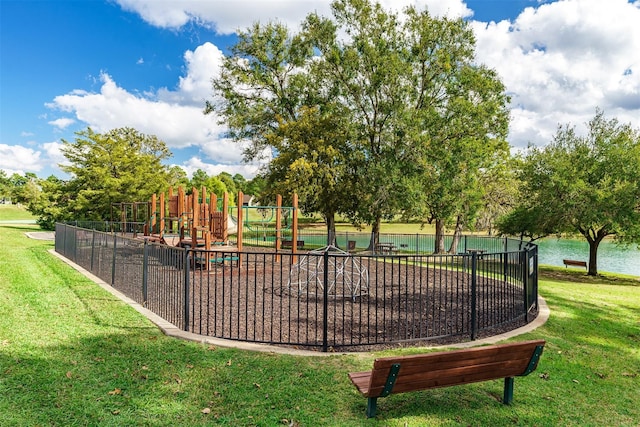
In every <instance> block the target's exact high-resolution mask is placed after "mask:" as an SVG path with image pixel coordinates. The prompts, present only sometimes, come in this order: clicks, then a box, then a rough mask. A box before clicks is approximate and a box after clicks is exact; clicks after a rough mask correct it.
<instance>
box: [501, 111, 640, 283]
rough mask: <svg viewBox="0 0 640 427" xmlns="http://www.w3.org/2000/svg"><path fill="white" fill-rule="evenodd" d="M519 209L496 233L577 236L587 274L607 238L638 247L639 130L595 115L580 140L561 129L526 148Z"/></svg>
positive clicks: (567, 128) (592, 270) (567, 129)
mask: <svg viewBox="0 0 640 427" xmlns="http://www.w3.org/2000/svg"><path fill="white" fill-rule="evenodd" d="M519 177H520V180H521V181H522V183H523V185H522V195H521V204H520V205H519V206H518V208H517V209H515V210H514V211H513V212H512V213H511V214H510V215H509V216H508V217H507V218H505V219H504V220H503V221H502V223H501V231H503V232H505V233H511V234H515V233H520V234H523V235H529V236H534V235H538V236H539V235H544V234H551V233H579V234H580V235H582V236H583V237H584V238H585V239H586V240H587V242H589V268H588V274H589V275H597V274H598V263H597V259H598V258H597V255H598V246H599V244H600V242H602V240H603V239H604V238H605V237H607V236H612V237H614V238H615V239H616V240H617V241H619V242H621V243H640V130H638V129H633V128H632V127H631V125H629V124H621V123H619V122H618V121H617V120H616V119H610V120H607V119H606V118H605V117H604V113H603V112H602V111H597V113H596V115H595V117H594V118H593V119H592V120H591V121H590V122H589V124H588V134H587V135H586V136H581V135H578V134H577V133H576V130H575V128H574V127H571V126H569V125H563V126H560V127H559V128H558V131H557V133H556V135H555V137H554V139H553V141H552V142H551V143H550V144H549V145H547V146H545V147H543V148H536V147H532V148H531V149H530V150H529V152H528V153H527V154H526V156H525V159H524V162H523V165H522V169H521V171H520V173H519Z"/></svg>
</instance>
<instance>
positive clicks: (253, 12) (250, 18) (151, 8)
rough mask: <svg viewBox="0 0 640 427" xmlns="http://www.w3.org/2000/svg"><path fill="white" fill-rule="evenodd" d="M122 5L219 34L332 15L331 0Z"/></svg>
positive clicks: (390, 2) (452, 10) (444, 8)
mask: <svg viewBox="0 0 640 427" xmlns="http://www.w3.org/2000/svg"><path fill="white" fill-rule="evenodd" d="M116 1H117V2H118V3H119V4H120V6H122V8H123V9H125V10H128V11H131V12H135V13H137V14H139V15H140V16H141V17H142V19H144V20H145V21H147V22H148V23H150V24H151V25H155V26H158V27H162V28H181V27H183V26H184V25H186V24H188V23H189V22H196V23H198V24H200V25H204V26H208V27H211V28H215V30H216V31H217V32H218V33H220V34H231V33H234V32H236V31H237V30H238V29H244V28H247V27H249V26H250V25H252V24H253V23H254V22H256V21H261V22H265V21H269V20H278V21H280V22H282V23H284V24H286V25H287V26H288V27H290V28H297V27H298V25H299V24H300V22H301V21H302V20H303V19H304V18H305V16H307V14H309V13H311V12H317V13H318V14H320V15H324V16H331V8H330V5H331V1H330V0H278V1H264V0H235V1H227V0H208V1H199V0H192V1H180V2H178V1H157V0H116ZM381 4H382V5H383V6H384V7H385V8H393V9H395V10H398V11H399V10H402V9H403V8H405V7H406V6H409V5H415V6H416V7H418V8H420V9H423V8H425V7H428V9H429V11H430V12H431V13H432V14H433V15H437V16H450V17H459V16H462V17H467V16H469V15H470V14H471V11H470V10H469V9H468V8H467V6H466V4H465V3H464V1H463V0H382V1H381Z"/></svg>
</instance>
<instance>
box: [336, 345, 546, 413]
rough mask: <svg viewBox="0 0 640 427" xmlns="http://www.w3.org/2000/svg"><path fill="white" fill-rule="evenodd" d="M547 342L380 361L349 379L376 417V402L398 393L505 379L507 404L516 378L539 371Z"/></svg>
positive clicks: (355, 373)
mask: <svg viewBox="0 0 640 427" xmlns="http://www.w3.org/2000/svg"><path fill="white" fill-rule="evenodd" d="M544 344H545V341H544V340H535V341H525V342H520V343H513V344H501V345H492V346H487V347H477V348H471V349H462V350H454V351H448V352H437V353H429V354H421V355H413V356H398V357H384V358H380V359H376V360H375V361H374V364H373V369H372V370H371V371H364V372H352V373H350V374H349V379H350V380H351V382H352V383H353V384H354V385H355V386H356V388H357V389H358V391H359V392H360V393H362V394H363V395H364V396H365V397H367V399H368V403H367V416H368V417H374V416H375V413H376V399H377V398H378V397H385V396H388V395H390V394H395V393H406V392H411V391H418V390H427V389H431V388H437V387H448V386H453V385H461V384H469V383H473V382H478V381H488V380H494V379H502V378H504V379H505V386H504V398H503V402H504V403H505V404H510V403H511V401H512V399H513V377H515V376H524V375H528V374H529V373H531V372H532V371H533V370H535V369H536V367H537V364H538V360H539V358H540V355H541V354H542V349H543V348H544Z"/></svg>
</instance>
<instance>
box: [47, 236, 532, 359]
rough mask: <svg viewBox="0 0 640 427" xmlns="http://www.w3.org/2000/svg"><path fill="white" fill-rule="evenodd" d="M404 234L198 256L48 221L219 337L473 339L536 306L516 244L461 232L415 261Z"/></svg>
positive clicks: (82, 258)
mask: <svg viewBox="0 0 640 427" xmlns="http://www.w3.org/2000/svg"><path fill="white" fill-rule="evenodd" d="M107 229H108V228H107ZM307 236H311V235H304V237H303V238H304V239H305V245H306V244H307V243H306V241H307V240H306V239H308V238H309V237H307ZM314 236H315V235H314ZM399 236H401V237H402V238H400V237H399ZM405 236H406V235H381V236H380V237H379V239H377V240H378V241H380V242H384V243H391V244H393V245H394V246H395V247H396V248H397V249H398V250H396V251H394V252H393V253H391V252H388V251H385V252H382V253H378V252H375V251H367V252H361V253H358V252H356V253H349V252H347V251H346V250H341V249H340V248H338V247H331V248H329V249H327V250H315V251H302V252H300V253H297V254H293V253H291V251H283V252H280V253H275V252H274V251H273V250H271V249H268V250H267V249H261V248H253V249H250V250H246V251H243V252H237V251H234V250H233V249H232V248H227V249H224V250H221V249H220V248H218V249H217V250H216V251H205V250H199V249H195V250H192V249H189V248H179V247H172V246H166V245H160V244H156V243H150V242H147V241H145V240H144V239H142V238H132V237H128V236H124V235H121V234H120V233H108V232H103V231H98V230H90V229H84V228H79V227H76V226H72V225H65V224H57V225H56V245H55V246H56V251H57V252H59V253H60V254H62V255H64V256H65V257H66V258H69V259H70V260H72V261H73V262H75V263H76V264H78V265H80V266H82V267H84V268H85V269H87V270H89V271H91V272H92V273H93V274H95V275H96V276H98V277H100V278H101V279H102V280H104V281H105V282H107V283H109V284H110V285H111V286H113V287H114V288H116V289H118V290H119V291H121V292H122V293H124V294H126V295H127V296H129V297H130V298H132V299H133V300H135V301H137V302H139V303H140V304H143V305H144V306H145V307H147V308H148V309H149V310H151V311H153V312H154V313H156V314H158V315H159V316H161V317H162V318H164V319H166V320H168V321H169V322H171V323H173V324H174V325H176V326H177V327H179V328H181V329H183V330H186V331H190V332H194V333H197V334H202V335H206V336H212V337H218V338H225V339H230V340H239V341H248V342H256V343H270V344H278V345H289V346H301V347H307V348H314V349H318V350H321V351H331V350H348V349H350V348H351V349H362V348H370V347H371V346H380V345H387V344H394V343H403V342H411V341H416V342H422V341H428V340H433V339H439V338H445V337H451V336H463V337H464V336H466V337H468V338H469V339H472V340H473V339H476V337H477V336H478V334H479V333H480V332H482V331H485V330H488V329H492V328H496V327H499V326H501V325H505V324H509V323H511V322H516V321H522V320H524V321H527V322H528V321H529V320H530V319H529V316H530V313H531V310H532V309H534V308H536V307H537V292H538V290H537V289H538V288H537V256H538V254H537V247H536V246H535V245H530V246H527V247H525V248H524V249H522V250H512V249H513V248H518V247H520V246H521V245H519V242H518V241H513V240H510V239H503V238H497V239H494V240H495V242H490V241H489V239H487V238H485V239H486V240H483V239H477V237H478V236H469V238H468V239H467V244H468V245H469V246H468V247H467V250H466V251H464V252H462V251H461V252H460V253H457V254H454V255H427V254H419V253H410V251H411V249H410V247H409V246H407V247H404V246H402V245H403V244H405V242H407V240H403V239H406V237H405ZM412 237H413V236H412ZM472 238H473V240H472ZM324 239H325V241H326V236H325V237H324ZM344 239H345V240H344V242H345V245H344V247H343V249H344V248H347V247H348V245H349V244H348V242H349V240H346V239H350V240H352V241H353V240H355V241H356V242H359V240H358V237H357V236H356V235H355V234H353V235H351V234H349V235H348V236H347V235H345V236H344ZM363 241H364V240H363ZM416 241H417V243H416V244H417V245H418V246H419V245H423V244H425V243H424V242H429V240H428V238H427V237H424V238H423V237H417V238H416ZM337 243H338V246H341V245H342V243H341V242H340V241H339V240H337ZM319 244H320V243H319ZM363 245H364V243H363ZM407 245H408V243H407ZM492 245H493V246H492ZM471 246H473V248H471ZM356 247H359V246H358V243H356ZM482 248H486V249H482ZM492 248H495V249H498V248H499V250H492ZM405 250H406V251H405Z"/></svg>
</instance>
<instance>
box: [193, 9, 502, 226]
mask: <svg viewBox="0 0 640 427" xmlns="http://www.w3.org/2000/svg"><path fill="white" fill-rule="evenodd" d="M332 13H333V17H332V18H326V17H321V16H318V15H317V14H315V13H312V14H310V15H308V16H307V18H306V19H305V20H304V21H303V23H302V26H301V30H300V32H299V33H296V34H293V33H291V32H290V31H289V30H288V29H287V28H286V27H285V26H284V25H282V24H279V23H272V22H271V23H268V24H264V25H262V24H255V25H254V26H253V27H251V28H250V29H248V30H246V31H244V32H241V33H240V34H239V40H238V43H237V44H236V45H235V46H234V47H233V48H232V54H231V55H230V56H229V57H227V58H226V59H225V61H224V64H223V67H222V72H221V74H220V77H218V78H216V79H214V82H213V88H214V98H213V99H212V100H211V101H209V102H208V103H207V106H206V109H205V113H210V112H214V111H215V112H217V113H219V114H220V117H221V118H222V121H223V122H224V123H226V124H227V125H228V127H229V135H230V136H231V137H232V138H233V139H234V140H236V141H242V142H245V143H246V142H249V148H248V149H247V150H246V151H245V155H246V156H247V158H248V159H255V158H257V157H260V156H261V155H263V153H264V152H265V149H266V150H268V151H270V153H271V156H272V157H273V159H274V160H273V161H272V162H271V163H270V165H269V166H268V168H267V169H266V170H265V171H264V176H265V178H266V181H267V183H268V185H271V186H272V187H274V188H275V187H277V186H279V185H280V186H281V185H283V184H284V183H285V182H288V183H289V184H290V185H293V186H295V187H296V188H298V189H301V188H302V183H304V185H306V186H311V187H309V188H308V191H304V192H303V194H301V197H300V202H301V205H302V206H306V207H307V209H313V210H314V211H316V212H319V213H321V214H322V215H323V217H325V219H326V220H327V221H328V224H329V225H330V230H329V231H331V221H332V216H333V214H335V213H342V214H344V215H347V216H348V217H349V218H350V219H351V221H352V222H354V223H356V224H360V223H365V224H370V225H371V226H372V231H374V232H377V231H379V227H380V221H381V220H382V219H385V218H387V219H388V218H392V217H394V216H396V215H397V214H398V213H400V212H405V213H409V214H410V215H422V214H424V213H425V212H428V213H429V215H431V216H432V217H433V218H435V219H437V220H439V221H442V223H443V224H444V222H446V221H449V220H450V219H451V218H452V217H455V218H456V219H457V218H459V217H460V215H461V214H462V212H464V213H465V216H469V217H471V216H473V212H472V210H477V207H478V206H479V203H476V202H473V201H474V200H476V199H477V197H478V196H477V195H478V194H479V192H480V188H481V187H480V185H479V183H478V182H479V179H478V175H479V173H480V170H481V168H483V167H488V166H490V165H491V163H492V162H493V161H495V159H496V157H497V156H501V155H503V154H505V153H506V152H507V148H508V145H507V144H506V142H505V140H504V137H505V135H506V131H507V126H508V116H509V115H508V110H507V108H506V103H507V101H508V98H507V96H506V95H505V93H504V87H503V85H502V83H501V82H500V80H499V78H498V77H497V75H496V73H495V72H493V71H492V70H489V69H487V68H486V67H483V66H481V65H477V64H475V62H474V61H475V60H474V50H475V39H474V37H473V32H472V30H471V28H470V27H469V26H468V24H466V23H465V22H464V21H463V20H461V19H457V20H449V19H446V18H434V17H432V16H430V15H429V14H428V12H427V11H426V10H424V11H418V10H416V9H415V8H408V9H406V10H405V12H404V13H403V15H398V14H396V13H393V12H391V11H388V10H385V9H383V8H382V7H381V6H380V5H379V4H378V3H373V2H371V1H369V0H336V1H334V2H333V3H332ZM318 160H321V161H322V165H321V166H320V165H319V164H318V163H317V161H318ZM330 178H331V179H332V180H330ZM294 181H296V184H294ZM345 189H346V190H347V191H345ZM318 190H321V191H318ZM445 192H446V194H444V193H445ZM445 196H446V198H445Z"/></svg>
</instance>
